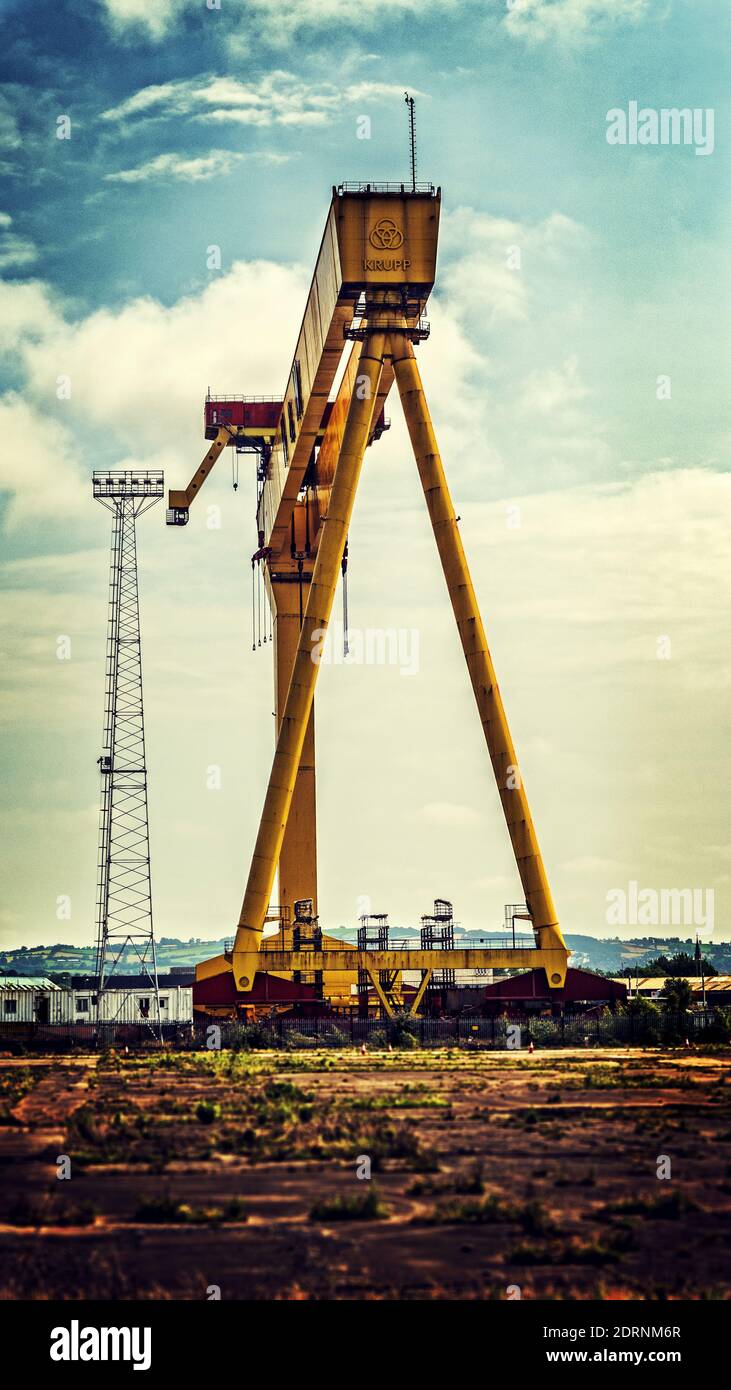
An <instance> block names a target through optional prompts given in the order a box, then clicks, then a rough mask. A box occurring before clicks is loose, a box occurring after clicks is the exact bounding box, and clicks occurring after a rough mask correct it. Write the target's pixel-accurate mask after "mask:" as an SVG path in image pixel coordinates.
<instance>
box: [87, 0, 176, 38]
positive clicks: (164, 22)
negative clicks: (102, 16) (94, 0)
mask: <svg viewBox="0 0 731 1390" xmlns="http://www.w3.org/2000/svg"><path fill="white" fill-rule="evenodd" d="M101 3H102V4H103V6H104V8H105V10H106V12H107V15H108V17H109V20H110V22H111V24H112V26H113V27H114V28H115V29H118V30H122V29H125V28H128V27H130V26H132V27H138V28H140V27H141V28H144V29H147V31H148V33H149V35H150V38H152V39H161V38H162V37H163V35H164V34H165V33H166V32H167V30H168V29H169V28H170V26H171V24H173V23H174V21H175V20H176V19H177V17H178V15H179V14H181V13H182V11H183V10H184V9H186V8H188V7H190V5H191V0H101Z"/></svg>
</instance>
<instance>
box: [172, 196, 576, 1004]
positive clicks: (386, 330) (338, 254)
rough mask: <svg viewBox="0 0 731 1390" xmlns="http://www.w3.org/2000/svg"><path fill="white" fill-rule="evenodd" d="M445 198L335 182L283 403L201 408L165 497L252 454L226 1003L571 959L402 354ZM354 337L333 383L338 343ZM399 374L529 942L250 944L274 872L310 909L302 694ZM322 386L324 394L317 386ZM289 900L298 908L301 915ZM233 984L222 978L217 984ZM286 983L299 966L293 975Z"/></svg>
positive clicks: (223, 969)
mask: <svg viewBox="0 0 731 1390" xmlns="http://www.w3.org/2000/svg"><path fill="white" fill-rule="evenodd" d="M440 206H441V191H440V190H439V189H434V188H433V187H432V186H431V185H416V184H415V183H414V184H413V185H412V187H411V188H409V187H405V186H404V185H391V184H357V185H350V184H342V185H340V186H339V187H338V188H334V189H333V195H332V201H331V204H330V209H329V212H328V217H327V222H326V224H325V231H324V234H323V238H322V242H321V245H320V251H319V254H318V258H317V264H316V266H315V272H314V275H313V279H312V284H311V287H310V293H309V296H308V300H307V305H306V308H305V313H304V318H303V321H302V327H301V330H300V334H299V338H298V341H297V346H296V349H295V355H294V359H293V362H292V366H291V369H290V372H289V375H288V378H287V386H286V389H285V392H284V395H283V397H282V398H277V399H276V400H272V401H268V402H267V401H263V400H261V399H260V400H257V399H256V398H249V399H248V400H247V398H244V397H238V398H236V397H228V398H224V399H217V400H216V401H215V402H211V401H210V400H209V401H208V402H207V405H206V432H207V434H208V436H209V437H210V438H212V441H213V442H212V444H211V447H210V449H209V451H208V453H207V455H206V457H205V458H204V460H203V462H202V464H201V465H200V467H199V469H198V470H197V472H196V473H195V474H194V476H193V478H192V480H191V482H190V484H189V486H188V488H187V489H185V490H184V491H177V492H176V491H172V492H171V493H170V499H169V511H168V523H169V524H173V525H182V524H184V523H185V522H186V521H187V518H188V509H189V507H190V505H191V503H192V502H193V500H194V498H195V497H196V496H197V494H198V491H199V490H200V487H201V485H202V484H203V483H204V482H205V479H206V478H207V477H208V475H209V473H210V471H211V469H212V468H213V466H214V464H215V462H216V460H217V458H218V457H219V456H220V455H221V453H222V452H223V450H224V449H225V448H226V447H228V446H229V445H238V447H242V446H245V445H246V443H247V442H249V443H252V444H253V445H254V446H255V447H257V448H258V449H259V451H260V458H261V460H262V463H261V491H260V495H259V503H258V517H257V527H258V539H259V549H258V551H257V553H256V556H255V559H256V560H257V561H258V562H260V563H262V564H263V566H264V570H265V582H266V587H267V593H268V597H269V602H270V605H271V609H272V614H273V633H274V650H275V687H276V718H277V743H276V750H275V753H274V760H273V764H272V770H271V774H270V777H269V785H268V788H267V792H266V796H265V800H264V807H263V811H262V815H261V822H260V825H259V832H258V835H257V838H256V844H255V846H254V852H253V856H252V860H251V867H250V869H249V876H248V881H247V884H246V890H245V893H244V900H243V905H242V908H241V913H240V917H239V922H238V927H237V930H236V937H235V940H234V943H233V949H232V950H231V951H230V952H227V953H226V954H224V955H222V956H216V957H215V958H213V959H212V960H209V961H205V962H203V963H202V964H201V965H199V966H198V967H197V970H196V980H197V982H203V981H212V980H213V979H214V978H215V977H217V976H222V977H228V978H227V979H226V981H225V983H226V985H227V986H228V987H229V990H231V991H233V992H234V993H235V994H236V995H237V996H238V995H241V996H245V995H246V994H247V993H250V991H251V990H252V987H253V985H254V980H255V976H256V973H257V971H262V970H265V971H267V972H272V973H273V974H278V973H284V974H289V973H291V972H306V973H308V974H311V973H312V972H323V978H324V979H325V980H328V979H329V978H331V976H332V975H333V974H335V975H337V974H339V973H341V972H345V973H346V974H348V975H352V974H354V972H355V971H356V970H358V969H360V970H361V971H365V972H366V974H367V976H368V977H369V978H370V980H371V982H372V985H373V988H374V991H375V994H376V996H377V998H378V999H379V1000H380V1003H381V1005H382V1007H383V1008H384V1010H385V1012H386V1013H387V1014H389V1015H390V1014H392V1013H393V998H392V997H389V996H388V994H387V993H386V992H385V991H384V989H383V985H382V980H383V979H384V977H385V975H386V974H387V973H389V972H390V973H391V977H392V978H394V977H395V976H396V975H397V974H398V972H402V971H418V972H420V973H421V985H420V987H419V989H418V991H417V993H416V995H415V996H414V998H413V1000H412V1002H411V1011H412V1012H416V1011H417V1010H418V1008H419V1005H420V1004H421V1001H422V999H423V996H424V992H425V990H426V987H427V985H428V982H429V979H430V977H431V973H432V971H433V970H474V969H479V968H482V969H484V968H486V967H487V968H490V967H493V968H528V969H530V968H534V967H542V968H543V969H544V970H545V972H546V977H547V981H548V985H549V987H550V988H551V989H559V988H561V987H562V986H563V984H564V981H565V977H566V968H567V960H568V953H567V948H566V945H565V942H564V939H563V936H562V934H561V929H560V926H559V923H558V919H557V915H556V910H555V907H554V904H553V899H552V896H551V890H550V887H549V884H548V879H547V876H546V871H545V868H544V865H543V860H542V857H541V852H540V849H539V845H538V840H537V837H536V832H535V829H534V826H533V821H532V818H531V813H530V809H529V806H528V799H527V796H526V792H525V787H524V786H523V782H522V778H521V776H520V773H519V770H518V761H517V757H516V753H515V748H514V746H513V741H512V738H511V735H510V730H509V727H508V721H507V717H506V714H505V709H504V706H503V702H502V698H501V695H500V690H499V688H498V684H497V678H496V676H495V669H494V667H493V663H492V658H491V656H490V652H489V649H488V645H487V639H486V637H485V631H484V628H483V625H482V619H481V617H480V613H479V609H478V605H477V598H476V595H475V591H474V587H473V584H472V580H471V578H470V573H469V568H468V565H467V560H466V557H465V553H464V547H463V545H462V539H461V536H460V532H459V526H458V521H457V517H456V515H455V511H454V506H453V504H452V499H451V496H450V493H449V488H448V485H447V480H446V476H445V473H444V468H443V465H442V460H441V457H440V454H439V448H438V445H437V441H436V437H435V434H434V428H433V425H432V421H431V417H430V415H429V409H428V406H427V402H426V397H425V394H424V388H423V385H422V382H421V377H420V374H419V368H418V365H417V361H416V355H415V352H414V347H415V345H416V344H418V343H419V342H420V341H422V340H423V338H425V337H426V336H427V334H428V325H427V324H426V323H425V320H424V311H425V308H426V303H427V300H428V297H429V294H430V292H431V290H432V287H433V285H434V278H435V273H436V255H437V240H438V232H439V213H440ZM348 341H350V343H351V347H350V352H349V356H348V358H347V362H346V363H345V367H344V370H343V371H342V376H341V379H340V382H339V386H338V387H337V390H334V388H335V382H336V377H337V373H338V368H339V367H340V366H341V363H342V357H343V348H344V343H346V344H347V342H348ZM394 382H395V384H396V387H397V390H398V393H399V397H400V399H401V403H402V406H403V410H404V415H405V418H406V424H407V427H408V432H409V437H410V440H411V445H412V448H413V451H414V456H415V459H416V465H417V469H418V472H419V477H420V479H421V483H422V487H423V489H424V497H425V499H426V505H427V509H428V512H429V517H430V519H431V523H432V528H433V531H434V538H435V541H436V545H437V551H438V554H439V558H440V560H441V563H442V569H443V572H444V577H445V579H446V582H447V589H448V591H449V596H450V599H451V602H452V608H453V610H454V616H455V619H456V622H457V628H458V631H459V635H460V640H461V642H462V648H463V651H464V655H465V660H466V662H467V669H468V672H469V676H470V680H471V682H472V688H473V691H474V695H475V701H476V704H477V709H478V713H479V716H480V720H481V723H482V727H483V730H484V734H485V741H486V743H487V748H488V752H489V754H490V759H491V762H492V767H493V771H494V774H495V780H496V783H497V787H498V792H499V795H500V800H501V803H502V807H503V812H504V815H505V820H506V824H507V827H508V832H509V834H510V840H511V844H512V847H513V852H514V855H515V860H516V864H517V868H518V873H519V875H520V880H521V883H522V885H523V890H524V894H525V902H526V905H527V911H528V914H529V916H530V920H531V923H532V927H533V931H534V935H535V948H525V947H517V948H515V947H510V946H505V947H489V948H484V949H483V948H461V949H460V948H454V949H451V950H444V949H441V950H423V949H422V950H418V949H414V950H411V949H408V950H383V951H380V950H367V951H363V950H355V949H353V948H352V947H348V946H346V945H344V944H343V943H341V942H336V941H335V940H333V939H330V940H328V939H327V938H322V937H321V936H320V937H318V938H317V940H316V943H315V945H316V949H314V950H313V949H312V943H311V942H310V943H308V949H306V950H303V949H300V948H298V944H297V937H296V935H293V936H291V938H287V936H286V935H285V932H284V928H283V929H282V931H281V933H280V936H279V938H274V939H273V940H267V939H266V938H265V939H264V940H263V939H262V936H263V929H264V925H265V922H267V921H271V920H272V915H273V914H272V912H271V911H270V900H271V895H272V891H273V887H274V881H275V876H276V874H277V870H278V871H279V899H280V902H279V909H278V912H277V913H276V914H274V915H276V916H277V918H278V919H279V920H280V921H281V922H282V923H283V924H284V923H285V922H287V921H289V920H290V916H291V913H292V912H293V911H295V904H298V903H301V902H302V900H307V901H308V911H309V914H310V916H309V920H316V918H317V842H316V806H315V734H314V695H315V686H316V683H317V678H318V674H319V662H318V661H317V660H316V659H315V660H313V654H314V653H315V651H316V650H321V643H322V637H323V634H324V632H325V631H326V630H327V627H328V623H329V621H330V616H331V612H332V607H333V601H334V597H335V592H336V588H337V583H338V579H339V576H340V574H341V570H342V565H343V556H344V553H345V547H346V542H347V536H348V528H349V526H350V521H351V517H352V514H353V507H354V504H355V497H356V492H357V487H358V480H359V477H360V471H361V467H362V465H363V459H364V455H365V452H366V449H367V447H368V445H369V444H370V443H372V442H373V441H374V440H375V439H377V438H378V437H379V436H380V434H381V433H382V431H383V429H384V428H385V427H386V422H385V419H384V414H383V411H384V405H385V402H386V398H387V396H388V394H389V392H390V390H391V387H392V385H393V384H394ZM333 392H334V399H332V400H331V396H332V395H333ZM297 915H298V914H297V912H296V911H295V916H297ZM231 977H232V978H231ZM295 978H298V976H295Z"/></svg>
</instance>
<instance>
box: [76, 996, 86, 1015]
mask: <svg viewBox="0 0 731 1390" xmlns="http://www.w3.org/2000/svg"><path fill="white" fill-rule="evenodd" d="M76 1008H77V1009H78V1011H79V1013H80V1014H88V1012H89V1000H88V999H77V1000H76Z"/></svg>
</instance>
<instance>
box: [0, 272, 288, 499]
mask: <svg viewBox="0 0 731 1390" xmlns="http://www.w3.org/2000/svg"><path fill="white" fill-rule="evenodd" d="M306 286H307V280H306V275H305V273H304V272H301V271H299V270H297V269H292V268H291V267H281V266H276V265H272V264H271V263H268V262H263V261H261V262H249V263H246V264H236V265H234V267H233V268H232V269H231V271H230V272H228V273H227V274H223V275H214V276H213V277H212V278H211V279H210V281H209V282H208V283H206V284H205V286H204V288H203V289H202V290H199V291H198V292H197V293H195V294H191V295H189V296H187V297H184V298H183V299H181V300H179V301H178V302H177V303H176V304H174V305H172V306H171V307H169V308H168V307H166V306H164V305H161V304H159V303H157V302H156V301H155V300H152V299H148V298H143V299H137V300H133V301H131V302H129V303H127V304H125V305H123V307H122V308H121V309H119V310H116V311H110V310H106V309H102V310H99V311H97V312H96V313H92V314H90V315H89V316H88V317H86V318H82V319H78V320H73V319H70V318H67V317H65V316H64V313H63V312H62V308H61V306H59V305H58V304H57V303H56V302H55V301H54V299H53V298H52V297H51V295H50V294H49V292H48V289H47V287H45V286H44V285H42V284H40V283H34V282H30V283H28V284H12V283H5V284H3V283H0V316H2V321H3V324H4V329H5V332H4V336H3V348H4V349H5V351H6V352H7V353H8V354H9V355H11V356H12V358H13V361H14V362H15V364H16V366H19V367H20V368H21V369H22V370H23V372H24V374H25V378H26V380H25V389H24V403H23V405H22V410H23V411H24V414H22V415H21V414H20V413H19V412H20V410H21V405H20V403H19V402H18V400H17V398H15V397H9V396H8V397H5V398H4V402H3V407H4V409H5V410H6V411H7V412H8V422H9V423H8V428H7V430H6V431H5V434H4V440H5V445H6V448H5V450H4V457H5V462H4V471H3V474H2V478H3V483H2V485H3V486H4V487H5V488H6V489H11V490H14V491H15V493H16V503H15V512H14V514H15V516H16V517H20V516H27V515H29V514H30V512H31V511H32V509H33V508H35V507H38V508H40V509H42V510H43V511H44V512H48V511H51V510H53V507H54V506H55V503H56V500H57V498H58V497H60V496H61V495H63V496H64V497H65V499H66V501H65V503H64V506H65V508H66V509H68V508H69V507H71V505H72V503H73V502H74V500H75V501H76V502H77V504H78V505H79V506H80V507H83V506H85V505H86V503H85V502H82V500H81V498H82V494H80V493H78V492H76V491H74V490H73V489H70V488H67V487H66V482H67V481H68V479H69V478H70V477H71V476H73V474H74V473H76V476H78V471H77V465H75V464H74V457H75V456H76V457H77V458H78V457H79V456H80V457H81V458H82V459H83V460H84V465H85V466H86V469H87V472H86V476H87V477H88V473H89V471H90V470H91V468H92V467H94V466H104V465H103V464H99V463H98V462H95V461H92V460H91V459H89V457H88V451H89V449H90V448H91V447H92V445H95V437H96V436H95V431H96V430H97V429H101V430H102V431H103V440H104V444H105V446H106V448H107V449H108V450H109V449H111V450H112V451H115V450H116V456H117V458H119V456H120V454H122V453H124V452H129V453H130V455H133V457H132V458H131V459H130V460H127V463H126V466H130V467H165V466H168V467H169V469H170V470H171V476H170V485H171V486H173V485H174V484H178V483H180V484H181V485H183V484H184V483H186V482H187V481H188V478H189V477H190V475H191V474H192V472H193V469H194V467H195V464H196V463H197V462H198V461H199V457H200V456H202V454H203V451H204V447H205V441H204V439H203V431H202V425H201V415H202V405H203V398H204V396H205V391H206V388H207V386H208V385H209V384H210V385H211V386H212V387H213V388H214V389H218V390H221V391H222V392H224V393H232V394H233V393H241V392H244V393H246V394H251V395H261V394H264V395H270V394H272V393H276V392H277V391H278V390H280V389H282V388H283V386H284V383H285V378H286V374H287V370H288V367H289V362H290V353H291V345H292V343H293V342H294V339H295V336H296V331H297V327H298V323H299V314H300V311H301V304H302V301H303V299H304V296H305V294H306ZM272 322H276V323H277V324H278V325H279V331H278V333H277V334H276V335H275V334H271V333H267V334H262V333H261V332H259V331H257V330H256V328H255V327H254V331H251V332H249V333H247V334H242V324H243V323H248V324H250V325H253V326H256V325H261V324H269V323H272ZM59 375H64V376H68V377H69V378H70V381H71V397H70V399H68V400H64V401H58V400H57V399H56V387H57V378H58V377H59ZM11 424H12V429H10V425H11ZM74 439H75V440H78V445H75V443H74ZM10 441H12V442H10ZM46 446H47V448H46ZM47 450H48V452H47ZM54 470H55V471H54ZM83 495H84V496H85V494H83Z"/></svg>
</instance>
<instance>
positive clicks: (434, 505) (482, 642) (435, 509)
mask: <svg viewBox="0 0 731 1390" xmlns="http://www.w3.org/2000/svg"><path fill="white" fill-rule="evenodd" d="M394 340H395V335H394ZM393 367H394V373H395V377H396V384H397V386H398V390H399V395H400V397H401V403H402V405H403V409H404V415H405V417H406V424H407V427H408V431H409V437H410V439H411V444H412V448H413V450H414V455H415V457H416V464H417V468H418V470H419V477H420V478H421V484H422V487H423V489H424V496H425V498H426V504H427V508H428V511H429V516H430V519H431V523H432V528H433V530H434V538H435V540H436V543H437V549H438V551H439V557H440V559H441V562H442V569H443V571H444V577H445V579H446V581H447V588H448V590H449V597H450V599H451V601H452V608H453V610H454V616H455V618H456V621H457V628H458V630H459V635H460V639H461V642H462V649H463V651H464V654H465V659H466V662H467V668H468V670H469V674H470V680H471V681H472V689H473V691H474V694H475V700H476V702H477V708H478V710H479V714H480V719H481V721H482V727H483V730H484V734H485V740H486V743H487V747H488V751H489V753H490V759H491V761H492V766H493V771H494V773H495V780H496V782H497V786H498V791H499V793H500V800H501V802H502V807H503V813H504V815H505V820H506V822H507V826H508V832H509V834H510V840H511V843H512V846H513V852H514V854H515V859H516V863H517V866H518V872H519V874H520V880H521V883H522V885H523V890H524V892H525V900H526V903H527V905H528V908H529V910H530V914H531V918H532V921H533V927H534V929H535V931H536V936H537V944H538V947H539V949H542V950H546V951H549V950H555V951H557V952H563V953H564V960H565V951H566V947H565V945H564V940H563V936H562V934H561V928H560V926H559V924H558V919H557V916H556V909H555V907H554V904H553V898H552V896H551V889H550V886H549V883H548V878H547V876H546V871H545V868H544V865H543V859H542V857H541V851H540V848H539V845H538V839H537V836H536V832H535V829H534V826H533V820H532V818H531V813H530V808H529V806H528V798H527V796H526V793H525V788H524V786H523V783H522V780H521V777H520V773H519V770H518V760H517V757H516V754H515V748H514V746H513V741H512V738H511V735H510V729H509V728H508V721H507V718H506V715H505V709H504V707H503V702H502V697H501V695H500V690H499V688H498V683H497V677H496V675H495V668H494V666H493V664H492V657H491V656H490V651H489V648H488V645H487V639H486V637H485V629H484V627H483V625H482V619H481V617H480V612H479V608H478V606H477V597H476V594H475V591H474V588H473V585H472V580H471V578H470V572H469V568H468V565H467V559H466V556H465V553H464V547H463V545H462V538H461V536H460V533H459V527H458V523H457V517H456V515H455V511H454V506H453V504H452V498H451V496H450V493H449V487H448V485H447V479H446V476H445V473H444V467H443V465H442V460H441V458H440V455H439V448H438V445H437V441H436V436H435V434H434V429H433V426H432V422H431V417H430V415H429V408H428V406H427V402H426V397H425V395H424V388H423V385H422V382H421V376H420V373H419V368H418V365H417V362H416V357H415V355H414V349H413V347H412V345H411V343H410V342H409V340H408V338H407V337H406V335H405V334H402V335H401V343H400V344H399V345H398V346H396V343H395V341H394V354H393ZM557 959H558V960H559V961H560V959H561V957H560V956H558V957H557ZM564 973H565V967H564ZM562 983H563V979H562V977H561V975H560V974H559V972H558V968H557V970H556V973H555V974H553V975H549V984H553V985H559V984H562Z"/></svg>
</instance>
